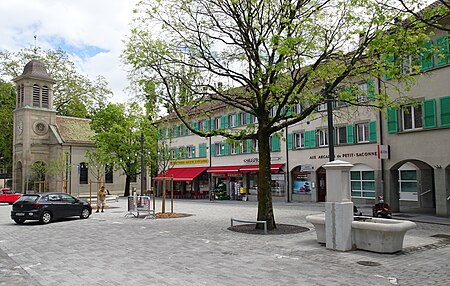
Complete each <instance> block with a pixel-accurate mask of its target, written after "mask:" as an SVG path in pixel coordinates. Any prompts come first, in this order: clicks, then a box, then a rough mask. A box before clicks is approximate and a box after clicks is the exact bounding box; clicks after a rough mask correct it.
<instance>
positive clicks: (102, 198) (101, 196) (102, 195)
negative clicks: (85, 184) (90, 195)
mask: <svg viewBox="0 0 450 286" xmlns="http://www.w3.org/2000/svg"><path fill="white" fill-rule="evenodd" d="M106 195H107V191H106V189H105V186H102V187H101V188H100V190H98V193H97V211H96V212H97V213H98V211H99V210H100V207H102V212H103V209H104V207H105V205H106Z"/></svg>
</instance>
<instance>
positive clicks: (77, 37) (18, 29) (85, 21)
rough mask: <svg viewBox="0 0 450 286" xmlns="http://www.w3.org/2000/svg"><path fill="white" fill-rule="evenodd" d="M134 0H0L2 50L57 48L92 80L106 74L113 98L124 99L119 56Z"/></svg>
mask: <svg viewBox="0 0 450 286" xmlns="http://www.w3.org/2000/svg"><path fill="white" fill-rule="evenodd" d="M136 3H137V0H0V11H2V16H1V17H0V37H1V40H0V49H1V50H8V51H10V52H17V51H18V50H20V49H22V48H26V47H34V36H35V35H37V46H38V47H41V48H43V49H49V48H52V49H57V48H61V49H62V50H64V51H66V52H67V53H68V54H69V55H71V56H73V57H74V58H73V60H74V62H76V64H77V66H78V68H79V71H80V72H81V73H83V74H85V75H87V76H89V77H90V78H91V79H94V78H95V77H96V76H97V75H102V76H104V77H105V78H106V80H107V82H108V83H109V86H110V88H111V89H112V90H113V92H114V97H113V98H112V99H111V101H113V102H124V101H126V100H127V98H130V95H128V94H126V91H124V88H125V87H127V85H128V82H127V79H126V72H125V68H124V66H123V64H122V63H121V61H120V58H119V57H120V54H121V52H122V50H123V48H124V44H123V40H124V39H125V38H126V35H127V34H129V30H130V26H129V24H130V22H131V19H132V11H133V9H134V7H135V4H136Z"/></svg>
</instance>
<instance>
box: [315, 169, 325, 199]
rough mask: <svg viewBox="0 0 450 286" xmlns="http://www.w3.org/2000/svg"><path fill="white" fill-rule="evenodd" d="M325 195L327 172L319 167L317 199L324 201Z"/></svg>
mask: <svg viewBox="0 0 450 286" xmlns="http://www.w3.org/2000/svg"><path fill="white" fill-rule="evenodd" d="M326 197H327V173H326V171H325V169H323V168H320V169H319V170H318V171H317V201H318V202H325V200H326Z"/></svg>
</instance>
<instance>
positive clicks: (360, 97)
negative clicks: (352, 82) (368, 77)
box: [356, 82, 369, 102]
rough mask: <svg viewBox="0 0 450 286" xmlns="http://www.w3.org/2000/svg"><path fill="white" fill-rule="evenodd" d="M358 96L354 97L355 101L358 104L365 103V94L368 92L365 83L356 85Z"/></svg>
mask: <svg viewBox="0 0 450 286" xmlns="http://www.w3.org/2000/svg"><path fill="white" fill-rule="evenodd" d="M358 91H359V92H358V94H357V95H356V101H358V102H366V101H367V94H368V91H369V88H368V85H367V82H362V83H359V84H358Z"/></svg>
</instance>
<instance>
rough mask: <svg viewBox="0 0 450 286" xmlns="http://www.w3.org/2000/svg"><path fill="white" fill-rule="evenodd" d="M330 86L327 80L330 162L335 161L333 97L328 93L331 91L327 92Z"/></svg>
mask: <svg viewBox="0 0 450 286" xmlns="http://www.w3.org/2000/svg"><path fill="white" fill-rule="evenodd" d="M329 86H330V83H329V82H327V83H326V86H325V92H326V94H325V96H326V102H327V117H328V160H329V161H330V162H332V161H334V136H333V133H334V132H333V131H334V130H333V129H334V126H333V97H330V96H329V95H328V94H329V93H331V91H330V92H327V90H328V88H329Z"/></svg>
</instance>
